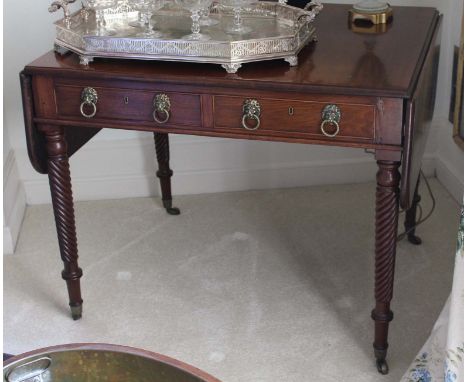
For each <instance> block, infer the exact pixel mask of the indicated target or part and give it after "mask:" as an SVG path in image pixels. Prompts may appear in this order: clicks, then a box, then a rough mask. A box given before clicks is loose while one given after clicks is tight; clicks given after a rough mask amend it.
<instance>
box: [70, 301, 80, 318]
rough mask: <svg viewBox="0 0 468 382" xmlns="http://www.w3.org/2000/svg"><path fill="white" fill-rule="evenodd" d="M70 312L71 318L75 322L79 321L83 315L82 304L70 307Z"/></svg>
mask: <svg viewBox="0 0 468 382" xmlns="http://www.w3.org/2000/svg"><path fill="white" fill-rule="evenodd" d="M70 310H71V314H72V318H73V319H74V320H75V321H76V320H79V319H80V318H81V315H82V314H83V305H82V304H80V305H75V306H71V305H70Z"/></svg>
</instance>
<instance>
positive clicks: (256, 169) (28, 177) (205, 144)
mask: <svg viewBox="0 0 468 382" xmlns="http://www.w3.org/2000/svg"><path fill="white" fill-rule="evenodd" d="M171 140H172V141H171V167H172V168H173V170H174V176H173V178H172V184H173V193H174V195H181V194H199V193H214V192H226V191H242V190H251V189H270V188H286V187H302V186H311V185H325V184H345V183H362V182H369V181H373V180H374V179H375V173H376V165H375V160H374V158H373V156H372V155H369V154H364V152H363V151H362V150H355V149H343V148H327V147H318V146H314V147H312V146H308V145H297V144H281V143H271V142H248V141H239V140H230V139H206V138H196V137H190V138H189V137H172V136H171ZM187 153H189V154H190V156H188V154H187ZM19 156H21V158H22V159H23V161H28V159H27V154H26V153H25V152H23V153H21V154H19ZM70 162H71V170H72V183H73V194H74V198H75V200H77V201H80V200H99V199H119V198H129V197H148V196H154V195H158V194H159V182H158V180H157V178H156V176H155V171H156V163H155V153H154V145H153V142H152V139H151V140H148V139H144V140H143V141H142V140H140V139H133V140H128V141H104V140H103V141H95V142H91V143H90V144H89V145H88V146H86V147H85V148H83V149H82V150H80V152H79V153H77V154H76V157H73V158H71V161H70ZM22 165H23V166H22V175H23V179H24V187H25V191H26V197H27V203H28V204H44V203H50V191H49V184H48V180H47V177H46V176H44V175H39V174H35V173H33V172H32V169H31V166H30V164H29V163H26V164H25V163H22ZM424 170H425V173H426V174H427V175H428V176H433V175H434V172H435V159H434V157H433V156H428V157H426V158H425V160H424Z"/></svg>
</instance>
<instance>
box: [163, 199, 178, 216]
mask: <svg viewBox="0 0 468 382" xmlns="http://www.w3.org/2000/svg"><path fill="white" fill-rule="evenodd" d="M163 205H164V208H165V209H166V212H167V213H168V214H169V215H180V209H178V208H177V207H172V199H171V200H163Z"/></svg>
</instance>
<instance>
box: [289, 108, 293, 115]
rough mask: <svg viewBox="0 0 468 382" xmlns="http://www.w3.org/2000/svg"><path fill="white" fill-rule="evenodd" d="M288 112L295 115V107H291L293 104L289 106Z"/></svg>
mask: <svg viewBox="0 0 468 382" xmlns="http://www.w3.org/2000/svg"><path fill="white" fill-rule="evenodd" d="M288 114H289V115H294V108H293V107H291V106H289V107H288Z"/></svg>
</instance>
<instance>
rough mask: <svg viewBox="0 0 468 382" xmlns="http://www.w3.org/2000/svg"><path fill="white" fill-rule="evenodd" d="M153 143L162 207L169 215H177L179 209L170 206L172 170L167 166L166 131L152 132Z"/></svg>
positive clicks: (167, 140)
mask: <svg viewBox="0 0 468 382" xmlns="http://www.w3.org/2000/svg"><path fill="white" fill-rule="evenodd" d="M154 144H155V146H156V158H157V160H158V171H157V172H156V176H157V177H158V178H159V182H160V184H161V193H162V202H163V205H164V208H165V209H166V211H167V213H168V214H169V215H179V214H180V210H179V209H178V208H177V207H172V191H171V176H172V174H173V172H172V170H171V169H170V167H169V135H168V134H167V133H154Z"/></svg>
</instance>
